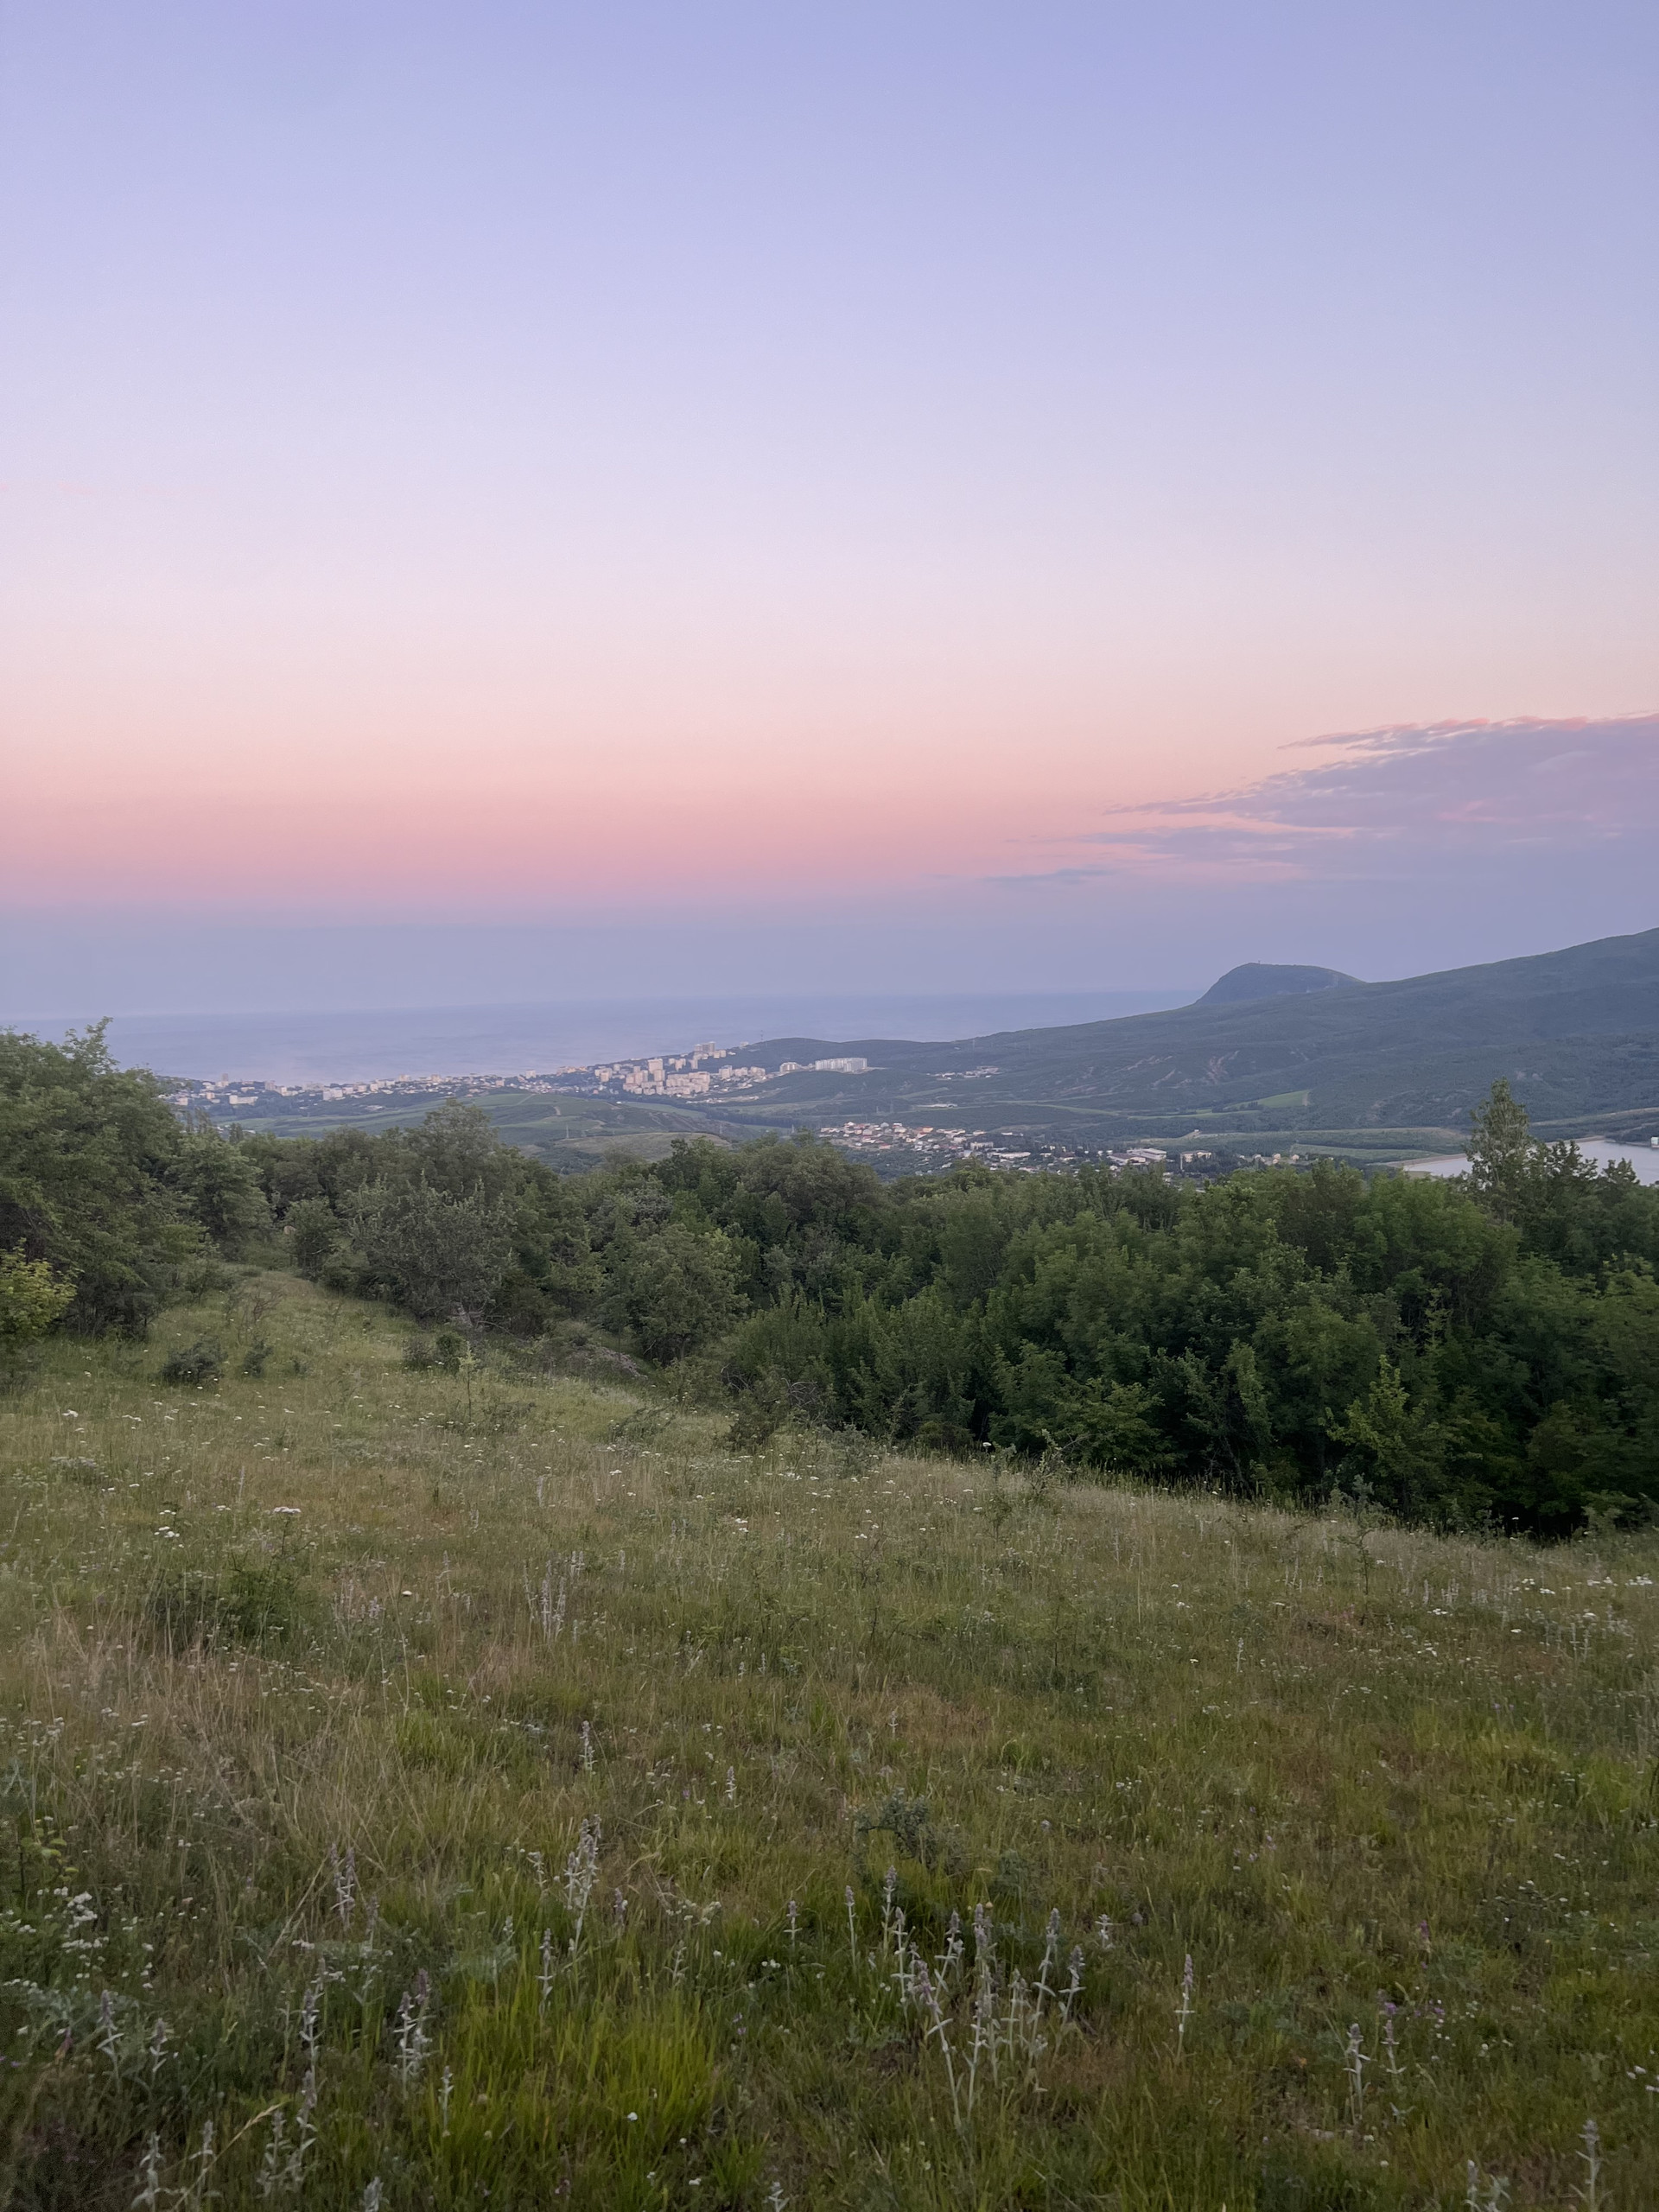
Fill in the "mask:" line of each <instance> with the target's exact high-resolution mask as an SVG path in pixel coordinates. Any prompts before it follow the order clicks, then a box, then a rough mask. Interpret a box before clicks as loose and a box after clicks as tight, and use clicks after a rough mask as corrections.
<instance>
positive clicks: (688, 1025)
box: [5, 989, 1198, 1084]
mask: <svg viewBox="0 0 1659 2212" xmlns="http://www.w3.org/2000/svg"><path fill="white" fill-rule="evenodd" d="M1197 996H1198V991H1197V990H1196V989H1168V990H1162V991H1158V990H1146V991H1095V992H1077V991H1072V992H1047V993H1044V992H995V991H990V992H979V993H973V992H964V993H958V994H956V995H945V996H940V995H934V996H924V995H908V996H897V995H887V996H883V995H865V996H858V995H842V996H834V997H831V996H823V995H814V994H811V993H803V994H801V995H797V996H794V997H789V996H782V995H774V996H770V997H751V998H733V997H724V998H715V997H710V998H706V999H689V998H674V999H646V998H641V999H581V1000H551V1001H548V1002H546V1003H545V1004H540V1005H524V1006H466V1007H394V1008H385V1007H380V1008H366V1009H365V1010H364V1011H362V1012H360V1013H355V1014H342V1013H338V1012H329V1013H312V1014H308V1013H303V1012H300V1013H290V1014H263V1013H249V1014H232V1013H208V1014H117V1015H115V1016H114V1017H113V1018H112V1019H111V1022H110V1027H109V1044H110V1050H111V1053H112V1054H113V1056H114V1058H116V1060H117V1061H118V1063H119V1064H120V1065H122V1066H124V1067H148V1068H154V1069H155V1070H156V1072H157V1074H159V1075H163V1076H172V1077H187V1078H192V1079H194V1080H196V1081H198V1082H212V1081H215V1080H218V1079H219V1078H224V1077H228V1078H231V1079H232V1080H235V1079H250V1080H252V1081H256V1082H262V1083H283V1084H320V1083H372V1082H377V1081H385V1080H386V1079H387V1078H389V1077H397V1076H439V1077H443V1076H463V1075H493V1076H502V1075H531V1074H537V1075H547V1074H550V1073H552V1072H554V1071H556V1070H557V1069H559V1068H563V1067H591V1066H592V1065H594V1062H595V1061H600V1060H613V1059H614V1060H626V1059H635V1058H639V1057H641V1056H642V1055H644V1054H647V1053H653V1052H684V1051H686V1050H687V1049H688V1048H689V1047H690V1046H692V1045H700V1044H710V1045H747V1044H758V1043H760V1041H761V1040H762V1039H766V1038H772V1037H810V1038H813V1039H822V1040H823V1042H825V1043H826V1044H828V1043H835V1044H842V1043H853V1042H855V1041H859V1040H862V1039H875V1038H889V1039H913V1040H914V1041H916V1042H918V1043H928V1044H932V1043H938V1042H942V1041H946V1040H955V1039H964V1040H974V1039H979V1038H982V1037H988V1036H991V1035H994V1034H995V1033H998V1032H999V1031H1002V1030H1007V1029H1046V1028H1052V1027H1061V1026H1064V1025H1066V1024H1069V1023H1072V1022H1080V1021H1105V1020H1112V1019H1114V1018H1116V1016H1118V1015H1120V1014H1154V1013H1159V1012H1161V1011H1163V1010H1164V1009H1166V1008H1167V1007H1178V1006H1187V1005H1190V1004H1191V1003H1192V1000H1193V999H1194V998H1196V997H1197ZM83 1020H84V1017H83V1018H80V1019H77V1018H76V1017H74V1016H66V1015H61V1014H58V1015H47V1016H36V1017H33V1018H27V1017H18V1018H16V1019H14V1020H11V1021H10V1022H8V1023H7V1024H6V1025H5V1026H6V1027H11V1028H15V1029H22V1030H26V1031H28V1032H29V1033H32V1034H34V1035H35V1036H40V1037H51V1038H60V1037H62V1036H63V1035H64V1033H66V1031H67V1030H68V1029H70V1028H73V1027H81V1026H82V1024H83Z"/></svg>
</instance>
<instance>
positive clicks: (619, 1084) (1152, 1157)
mask: <svg viewBox="0 0 1659 2212" xmlns="http://www.w3.org/2000/svg"><path fill="white" fill-rule="evenodd" d="M753 1052H754V1047H753V1046H749V1045H735V1046H720V1045H715V1044H699V1045H694V1046H691V1047H690V1050H689V1051H686V1052H662V1053H651V1054H647V1055H645V1056H644V1057H642V1058H633V1059H612V1060H604V1061H599V1062H596V1063H594V1065H590V1066H583V1067H558V1068H550V1069H526V1070H524V1071H520V1072H518V1073H517V1074H512V1075H438V1074H432V1075H399V1076H391V1077H381V1078H378V1079H376V1080H373V1081H365V1082H360V1083H329V1084H277V1083H264V1082H258V1081H252V1080H241V1081H238V1080H233V1079H232V1077H229V1076H223V1077H219V1078H217V1079H215V1080H211V1081H200V1082H188V1083H183V1084H180V1085H178V1086H177V1088H176V1089H175V1090H174V1092H173V1093H172V1102H173V1103H174V1105H175V1107H178V1108H180V1109H184V1110H190V1111H194V1112H198V1113H203V1114H206V1115H207V1116H208V1117H209V1118H210V1119H213V1120H214V1121H218V1122H224V1123H230V1122H235V1121H237V1120H238V1119H239V1118H241V1117H243V1116H250V1117H252V1118H254V1119H256V1120H257V1121H259V1122H267V1121H268V1119H270V1118H277V1117H280V1118H282V1119H288V1118H289V1117H292V1119H293V1120H295V1121H307V1120H313V1119H315V1118H319V1117H327V1116H328V1112H329V1109H333V1108H340V1107H344V1108H346V1109H347V1111H348V1114H349V1116H350V1118H351V1119H353V1120H356V1119H358V1118H359V1117H361V1118H362V1119H364V1120H369V1119H371V1118H372V1117H374V1116H378V1115H381V1114H385V1115H386V1116H389V1117H397V1118H407V1117H408V1116H409V1113H410V1109H411V1108H418V1107H422V1106H430V1105H435V1104H438V1103H441V1102H442V1100H444V1099H446V1098H463V1099H474V1100H484V1099H487V1098H489V1097H491V1096H498V1095H499V1094H502V1093H518V1094H520V1095H523V1094H531V1095H535V1094H537V1093H542V1094H547V1095H554V1096H575V1097H588V1098H593V1099H597V1100H605V1099H618V1100H620V1099H628V1100H638V1101H639V1102H642V1103H643V1102H646V1101H652V1100H661V1101H663V1102H664V1103H668V1102H672V1103H674V1104H677V1105H683V1106H689V1107H693V1108H696V1107H702V1108H704V1109H714V1110H715V1111H717V1110H718V1109H719V1107H720V1105H721V1102H722V1101H725V1100H728V1099H729V1100H733V1101H735V1100H737V1099H739V1098H749V1099H753V1097H755V1096H756V1095H757V1094H760V1093H762V1092H764V1090H766V1087H767V1086H770V1085H775V1084H778V1083H779V1082H780V1081H782V1080H783V1079H784V1078H785V1077H789V1076H794V1075H808V1074H813V1075H847V1076H858V1075H866V1074H869V1073H871V1072H872V1069H871V1065H870V1063H869V1061H868V1059H865V1058H861V1056H859V1055H856V1054H852V1053H847V1054H837V1055H835V1056H832V1057H830V1058H820V1059H812V1060H789V1059H780V1060H779V1061H778V1063H777V1064H776V1065H775V1066H772V1067H767V1066H766V1065H763V1064H762V1063H761V1062H760V1060H758V1059H756V1058H753ZM996 1073H997V1070H996V1069H995V1067H991V1066H985V1067H977V1068H969V1069H965V1070H962V1071H939V1072H938V1073H936V1074H935V1075H934V1076H933V1077H931V1081H932V1082H936V1083H938V1084H945V1083H950V1082H957V1083H971V1082H973V1081H975V1080H976V1079H981V1078H983V1077H989V1076H994V1075H995V1074H996ZM780 1103H783V1102H781V1101H780ZM818 1134H819V1135H820V1136H821V1137H822V1138H823V1141H824V1142H826V1143H827V1144H832V1145H834V1146H836V1148H837V1149H838V1150H839V1151H842V1152H844V1153H846V1154H849V1155H850V1156H851V1157H852V1158H854V1159H862V1160H868V1161H869V1162H870V1163H871V1164H872V1165H873V1166H876V1167H877V1168H878V1169H879V1170H880V1172H881V1173H882V1174H883V1175H885V1176H892V1175H895V1174H937V1173H940V1172H941V1171H943V1170H945V1169H948V1168H950V1167H955V1166H965V1165H969V1164H977V1165H979V1166H985V1167H995V1168H1005V1169H1008V1170H1011V1171H1013V1172H1014V1173H1027V1174H1037V1173H1043V1172H1044V1171H1048V1170H1054V1169H1065V1168H1077V1167H1079V1166H1084V1165H1088V1166H1097V1167H1104V1168H1107V1169H1109V1171H1111V1172H1113V1173H1121V1172H1122V1170H1124V1169H1125V1168H1134V1167H1159V1168H1161V1169H1163V1170H1164V1172H1166V1173H1169V1174H1172V1175H1192V1176H1200V1177H1202V1176H1206V1175H1208V1174H1211V1173H1216V1172H1217V1164H1218V1159H1219V1156H1218V1155H1217V1154H1213V1153H1212V1152H1209V1151H1188V1150H1184V1149H1180V1148H1173V1149H1172V1148H1171V1147H1167V1146H1163V1145H1156V1144H1151V1143H1130V1144H1126V1145H1122V1146H1119V1147H1107V1146H1091V1145H1077V1144H1070V1145H1068V1144H1062V1143H1056V1142H1052V1141H1044V1140H1043V1139H1041V1138H1039V1137H1038V1136H1036V1135H1033V1134H1032V1133H1031V1132H1028V1131H1025V1130H1016V1129H1008V1128H1002V1129H992V1128H967V1127H965V1126H963V1127H957V1126H949V1125H946V1124H944V1123H936V1122H905V1121H898V1120H887V1121H874V1120H859V1119H853V1118H849V1119H848V1120H845V1121H842V1122H829V1123H823V1124H820V1125H819V1128H818ZM1278 1157H1279V1155H1278V1154H1274V1155H1272V1160H1273V1163H1274V1164H1277V1160H1278ZM1293 1157H1294V1155H1293ZM1228 1164H1232V1163H1231V1157H1230V1155H1229V1156H1228Z"/></svg>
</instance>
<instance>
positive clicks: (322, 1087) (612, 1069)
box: [173, 1044, 870, 1116]
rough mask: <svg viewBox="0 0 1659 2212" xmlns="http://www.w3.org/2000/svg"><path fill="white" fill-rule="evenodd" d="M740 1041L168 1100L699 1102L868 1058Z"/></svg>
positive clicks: (253, 1084) (211, 1105) (206, 1090)
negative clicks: (520, 1096)
mask: <svg viewBox="0 0 1659 2212" xmlns="http://www.w3.org/2000/svg"><path fill="white" fill-rule="evenodd" d="M750 1049H751V1047H750V1046H747V1045H714V1044H704V1045H693V1046H691V1048H690V1051H689V1052H658V1053H652V1054H648V1055H646V1056H645V1057H643V1058H636V1059H613V1060H605V1061H600V1062H596V1063H594V1065H590V1066H583V1067H557V1068H549V1069H537V1068H530V1069H525V1070H523V1071H520V1072H518V1073H517V1074H513V1075H396V1076H386V1077H380V1078H379V1079H378V1080H376V1081H373V1082H362V1083H311V1084H306V1083H266V1082H261V1081H255V1080H251V1079H238V1078H234V1077H231V1076H229V1075H224V1076H219V1077H213V1078H208V1079H204V1080H200V1081H186V1082H182V1083H181V1084H179V1085H178V1086H177V1088H176V1090H175V1092H174V1093H173V1103H174V1104H175V1106H180V1107H192V1106H194V1107H197V1108H200V1109H202V1110H204V1111H206V1112H207V1113H209V1114H212V1115H214V1116H219V1115H221V1114H224V1113H227V1112H232V1111H234V1110H235V1109H238V1108H243V1109H245V1108H248V1107H254V1108H258V1109H264V1110H266V1111H270V1110H277V1111H280V1110H282V1109H283V1108H284V1107H286V1108H287V1109H289V1110H293V1111H297V1110H302V1109H305V1108H307V1107H310V1106H327V1105H336V1104H339V1103H341V1102H342V1101H344V1100H346V1099H356V1100H364V1101H366V1102H368V1103H369V1108H370V1110H372V1109H373V1107H374V1105H375V1104H377V1103H378V1104H380V1105H382V1106H384V1107H387V1108H391V1107H393V1106H397V1105H400V1104H404V1103H408V1102H409V1101H410V1100H418V1099H421V1098H423V1097H429V1098H433V1099H442V1098H456V1097H461V1098H472V1097H481V1096H486V1095H487V1094H489V1093H490V1092H493V1091H501V1090H526V1091H544V1092H551V1093H563V1094H565V1095H570V1096H593V1097H601V1098H602V1097H617V1096H623V1097H628V1098H679V1099H706V1100H711V1101H712V1100H715V1099H718V1098H725V1097H732V1096H737V1095H739V1094H740V1093H742V1092H745V1091H753V1090H759V1089H760V1086H761V1085H762V1084H766V1083H771V1082H775V1081H777V1080H778V1079H779V1077H784V1076H791V1075H807V1074H828V1075H867V1074H868V1072H869V1069H870V1064H869V1062H868V1060H867V1059H862V1058H858V1057H857V1056H855V1055H852V1054H846V1055H838V1056H836V1057H835V1058H829V1059H819V1060H780V1061H779V1063H778V1065H776V1066H775V1067H772V1068H767V1067H763V1066H760V1065H757V1064H751V1063H749V1062H747V1061H745V1060H744V1059H743V1058H742V1057H741V1056H742V1055H743V1054H744V1053H746V1052H748V1051H750Z"/></svg>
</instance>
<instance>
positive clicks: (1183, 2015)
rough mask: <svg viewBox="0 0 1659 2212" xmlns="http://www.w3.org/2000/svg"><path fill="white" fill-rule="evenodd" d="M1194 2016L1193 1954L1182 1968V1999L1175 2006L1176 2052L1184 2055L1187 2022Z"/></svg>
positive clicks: (1180, 2055) (1188, 1955) (1187, 1957)
mask: <svg viewBox="0 0 1659 2212" xmlns="http://www.w3.org/2000/svg"><path fill="white" fill-rule="evenodd" d="M1191 2018H1192V1953H1191V1951H1189V1952H1188V1953H1187V1955H1186V1964H1185V1967H1183V1968H1182V1969H1181V2001H1180V2003H1179V2005H1177V2006H1176V2007H1175V2053H1176V2056H1177V2057H1182V2056H1185V2051H1186V2024H1187V2022H1188V2021H1189V2020H1190V2019H1191Z"/></svg>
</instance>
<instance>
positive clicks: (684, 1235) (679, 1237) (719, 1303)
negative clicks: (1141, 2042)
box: [620, 1223, 738, 1360]
mask: <svg viewBox="0 0 1659 2212" xmlns="http://www.w3.org/2000/svg"><path fill="white" fill-rule="evenodd" d="M737 1303H738V1292H737V1266H736V1262H735V1260H734V1255H733V1253H732V1249H731V1246H730V1244H729V1243H728V1240H727V1238H726V1237H725V1236H724V1235H722V1234H721V1231H720V1230H714V1231H712V1232H711V1233H710V1234H709V1235H708V1236H695V1235H693V1233H692V1232H691V1230H689V1229H685V1228H683V1227H682V1226H681V1225H680V1224H678V1223H671V1224H669V1225H668V1227H667V1228H665V1229H664V1230H661V1231H659V1233H658V1235H656V1236H647V1237H644V1238H642V1239H640V1240H639V1243H636V1244H635V1245H634V1246H633V1248H632V1250H631V1251H630V1253H629V1255H628V1257H627V1260H626V1265H625V1268H624V1272H623V1274H622V1277H621V1281H620V1307H621V1311H622V1313H623V1314H624V1315H625V1316H626V1320H627V1323H628V1325H629V1327H630V1328H631V1329H632V1332H633V1333H634V1336H635V1337H636V1338H637V1339H638V1340H639V1346H640V1349H641V1350H642V1351H644V1352H645V1356H646V1357H647V1358H649V1359H657V1360H671V1359H682V1358H683V1357H685V1355H686V1354H687V1353H688V1352H693V1351H701V1350H702V1347H703V1345H705V1344H709V1342H711V1341H712V1339H713V1338H715V1337H718V1336H721V1335H723V1334H724V1332H726V1330H727V1329H728V1328H729V1327H730V1325H731V1323H732V1321H733V1319H734V1318H735V1316H736V1313H737Z"/></svg>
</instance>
